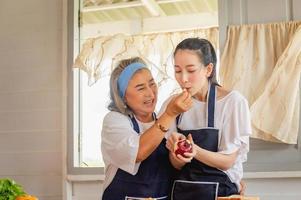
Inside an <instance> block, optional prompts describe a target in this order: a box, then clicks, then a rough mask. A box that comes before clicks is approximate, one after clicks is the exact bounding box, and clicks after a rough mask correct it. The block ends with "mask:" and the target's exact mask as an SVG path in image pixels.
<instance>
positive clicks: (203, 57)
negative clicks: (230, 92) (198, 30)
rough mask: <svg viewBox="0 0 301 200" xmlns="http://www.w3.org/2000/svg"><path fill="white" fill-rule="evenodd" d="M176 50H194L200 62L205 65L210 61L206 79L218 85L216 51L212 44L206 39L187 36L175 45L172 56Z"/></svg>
mask: <svg viewBox="0 0 301 200" xmlns="http://www.w3.org/2000/svg"><path fill="white" fill-rule="evenodd" d="M178 50H191V51H194V52H195V53H196V55H197V56H198V57H199V59H200V62H201V63H202V64H203V65H204V66H205V67H206V66H207V65H209V64H210V63H212V65H213V69H212V72H211V75H210V77H208V79H209V81H210V82H211V83H213V84H216V85H219V84H218V82H217V78H216V61H217V58H216V53H215V50H214V48H213V46H212V44H211V43H210V42H209V41H208V40H206V39H201V38H187V39H184V40H183V41H182V42H180V43H179V44H178V45H177V47H176V49H175V51H174V56H175V55H176V53H177V51H178Z"/></svg>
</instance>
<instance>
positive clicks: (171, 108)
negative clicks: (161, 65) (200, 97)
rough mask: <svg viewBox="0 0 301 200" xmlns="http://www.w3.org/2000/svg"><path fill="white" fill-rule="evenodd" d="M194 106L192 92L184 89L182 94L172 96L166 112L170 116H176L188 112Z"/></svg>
mask: <svg viewBox="0 0 301 200" xmlns="http://www.w3.org/2000/svg"><path fill="white" fill-rule="evenodd" d="M191 107H192V98H191V95H190V93H189V92H188V91H187V90H186V89H184V90H183V92H182V93H181V94H178V95H176V96H174V97H173V98H172V100H171V101H170V102H169V104H168V105H167V107H166V111H165V112H166V113H167V114H168V115H169V116H172V117H176V116H178V115H179V114H181V113H183V112H186V111H187V110H189V109H190V108H191Z"/></svg>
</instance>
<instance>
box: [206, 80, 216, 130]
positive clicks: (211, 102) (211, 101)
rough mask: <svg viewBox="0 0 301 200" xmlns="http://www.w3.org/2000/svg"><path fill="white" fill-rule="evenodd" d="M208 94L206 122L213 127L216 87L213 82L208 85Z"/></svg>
mask: <svg viewBox="0 0 301 200" xmlns="http://www.w3.org/2000/svg"><path fill="white" fill-rule="evenodd" d="M208 93H209V95H207V120H208V121H207V123H208V127H212V128H214V113H215V99H216V87H215V84H211V83H210V85H209V91H208Z"/></svg>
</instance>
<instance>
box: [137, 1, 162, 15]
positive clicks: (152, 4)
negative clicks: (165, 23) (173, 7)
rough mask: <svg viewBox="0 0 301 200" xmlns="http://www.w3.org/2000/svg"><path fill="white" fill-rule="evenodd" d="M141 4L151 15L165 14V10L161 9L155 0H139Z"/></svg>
mask: <svg viewBox="0 0 301 200" xmlns="http://www.w3.org/2000/svg"><path fill="white" fill-rule="evenodd" d="M141 2H142V4H143V5H144V6H145V8H146V9H147V10H148V12H149V13H150V14H151V16H153V17H160V16H161V17H163V16H166V14H165V12H164V11H163V10H162V9H161V7H160V6H159V5H158V3H157V2H156V1H155V0H141Z"/></svg>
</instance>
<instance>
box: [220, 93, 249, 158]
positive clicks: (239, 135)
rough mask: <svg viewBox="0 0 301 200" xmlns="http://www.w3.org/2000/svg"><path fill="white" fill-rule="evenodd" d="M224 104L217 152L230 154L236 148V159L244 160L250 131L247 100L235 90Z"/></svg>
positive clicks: (247, 149)
mask: <svg viewBox="0 0 301 200" xmlns="http://www.w3.org/2000/svg"><path fill="white" fill-rule="evenodd" d="M226 106H227V107H226V108H225V112H224V115H225V117H224V120H223V123H222V127H221V128H220V134H221V136H220V144H219V152H220V153H223V154H231V153H233V152H235V151H237V150H238V159H240V161H241V162H245V161H246V159H247V153H248V151H249V136H250V135H251V132H252V129H251V120H250V110H249V106H248V102H247V100H246V99H245V98H244V97H243V96H242V95H240V94H239V93H238V92H237V93H236V94H235V95H233V99H231V101H230V102H229V103H228V104H227V105H226Z"/></svg>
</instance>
